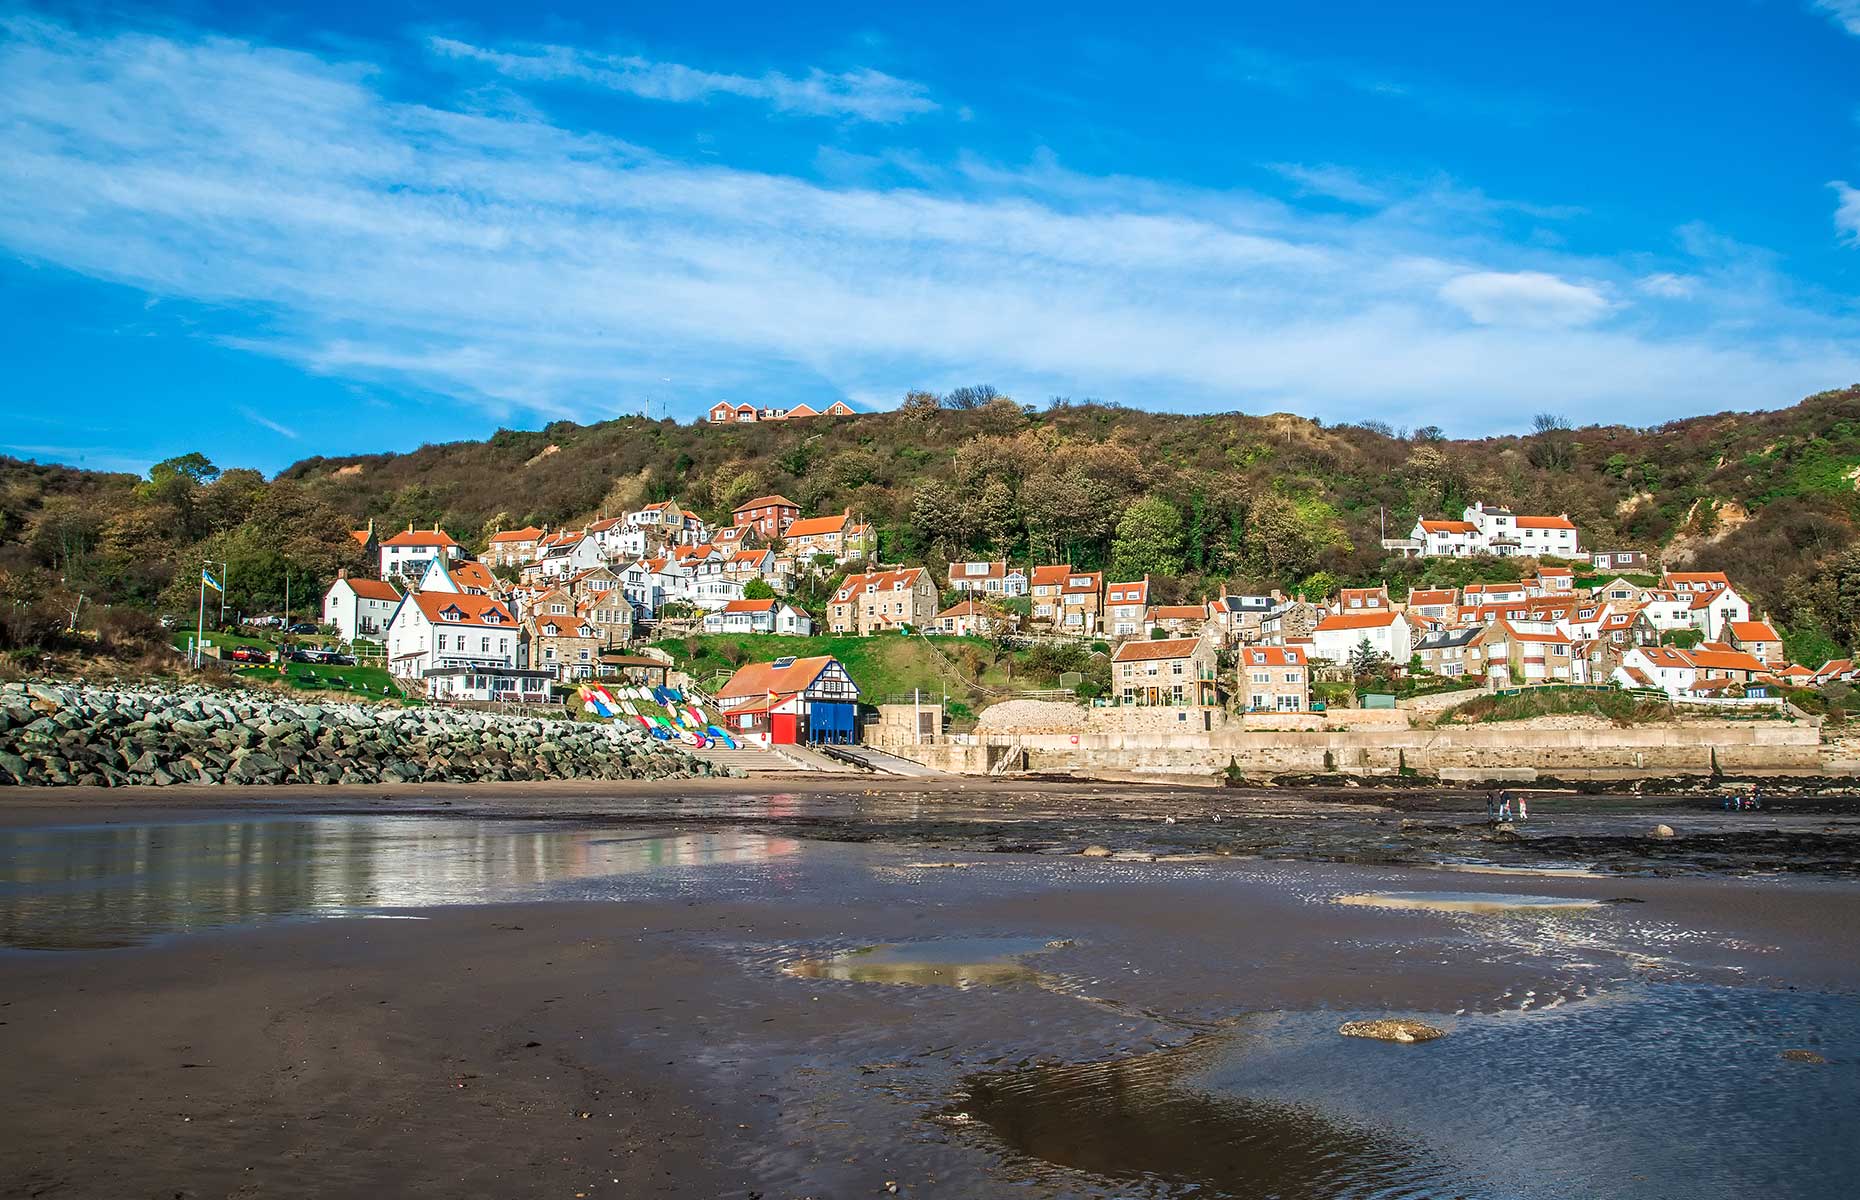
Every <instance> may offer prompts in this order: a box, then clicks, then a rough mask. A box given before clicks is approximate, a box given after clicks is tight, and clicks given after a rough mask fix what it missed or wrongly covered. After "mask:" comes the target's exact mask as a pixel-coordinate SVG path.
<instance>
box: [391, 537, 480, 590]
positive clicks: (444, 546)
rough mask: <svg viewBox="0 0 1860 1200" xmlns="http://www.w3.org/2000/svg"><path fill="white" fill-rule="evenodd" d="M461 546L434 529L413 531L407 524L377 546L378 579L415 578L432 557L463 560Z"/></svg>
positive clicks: (420, 573) (463, 553) (462, 548)
mask: <svg viewBox="0 0 1860 1200" xmlns="http://www.w3.org/2000/svg"><path fill="white" fill-rule="evenodd" d="M464 555H465V547H463V546H461V545H459V544H458V543H457V542H455V541H453V540H452V535H451V534H449V533H447V532H446V531H445V530H443V529H440V528H438V527H437V526H435V527H433V528H432V529H415V528H414V527H413V526H411V525H409V526H407V528H406V529H405V530H404V531H403V532H400V533H397V534H395V535H394V536H393V537H391V538H388V539H386V540H385V541H383V542H382V543H381V578H383V579H394V578H401V579H408V580H412V579H418V578H419V577H420V576H421V575H424V574H425V573H426V566H427V564H428V563H430V562H432V561H433V560H434V559H435V558H444V559H447V560H451V559H456V558H463V557H464Z"/></svg>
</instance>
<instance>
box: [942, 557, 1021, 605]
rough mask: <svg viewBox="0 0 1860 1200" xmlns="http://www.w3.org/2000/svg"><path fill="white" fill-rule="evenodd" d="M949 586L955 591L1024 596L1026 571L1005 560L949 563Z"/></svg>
mask: <svg viewBox="0 0 1860 1200" xmlns="http://www.w3.org/2000/svg"><path fill="white" fill-rule="evenodd" d="M949 587H950V590H951V591H955V592H981V593H984V594H986V595H990V596H1025V595H1026V594H1027V573H1026V572H1025V571H1022V570H1020V569H1019V568H1018V567H1010V566H1008V564H1007V562H1006V560H1004V559H997V560H995V561H993V562H957V563H951V564H949Z"/></svg>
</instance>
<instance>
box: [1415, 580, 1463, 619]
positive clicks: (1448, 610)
mask: <svg viewBox="0 0 1860 1200" xmlns="http://www.w3.org/2000/svg"><path fill="white" fill-rule="evenodd" d="M1459 607H1460V595H1459V592H1458V591H1457V590H1456V589H1454V588H1415V589H1413V590H1412V591H1410V592H1409V593H1408V604H1407V607H1406V609H1405V611H1406V612H1407V614H1408V616H1409V618H1410V619H1414V618H1417V617H1425V618H1427V619H1428V620H1430V621H1448V622H1451V621H1452V620H1454V619H1455V617H1456V615H1457V614H1458V612H1459Z"/></svg>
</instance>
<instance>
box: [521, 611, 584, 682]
mask: <svg viewBox="0 0 1860 1200" xmlns="http://www.w3.org/2000/svg"><path fill="white" fill-rule="evenodd" d="M563 601H566V604H564V603H562V602H563ZM558 608H561V609H563V611H561V612H557V611H556V609H558ZM579 609H580V606H579V605H578V604H576V603H575V601H574V598H573V597H571V596H569V595H568V593H566V592H562V591H557V592H551V593H550V594H549V595H548V596H546V597H545V598H544V599H543V601H542V602H541V603H539V604H537V605H536V606H535V607H533V608H532V609H531V610H530V616H529V618H528V620H527V622H526V625H527V628H528V632H529V663H528V666H529V667H530V668H531V669H532V670H539V671H547V672H548V673H549V674H550V675H551V676H552V677H553V678H555V679H562V680H566V679H592V678H594V675H595V657H596V655H598V654H599V653H600V651H601V648H602V641H601V634H600V630H599V629H597V628H595V625H594V622H593V621H590V620H588V619H586V618H585V617H583V616H582V615H581V613H580V611H579Z"/></svg>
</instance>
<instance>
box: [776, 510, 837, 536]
mask: <svg viewBox="0 0 1860 1200" xmlns="http://www.w3.org/2000/svg"><path fill="white" fill-rule="evenodd" d="M850 520H851V516H850V514H848V513H836V514H834V515H833V516H830V517H803V518H802V519H801V520H799V521H795V522H793V523H792V524H790V525H789V526H788V528H787V529H786V530H784V531H783V532H782V536H783V537H785V538H789V539H793V538H799V537H819V536H820V535H821V534H823V533H840V532H842V531H844V530H845V528H846V526H847V524H848V523H849V521H850Z"/></svg>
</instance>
